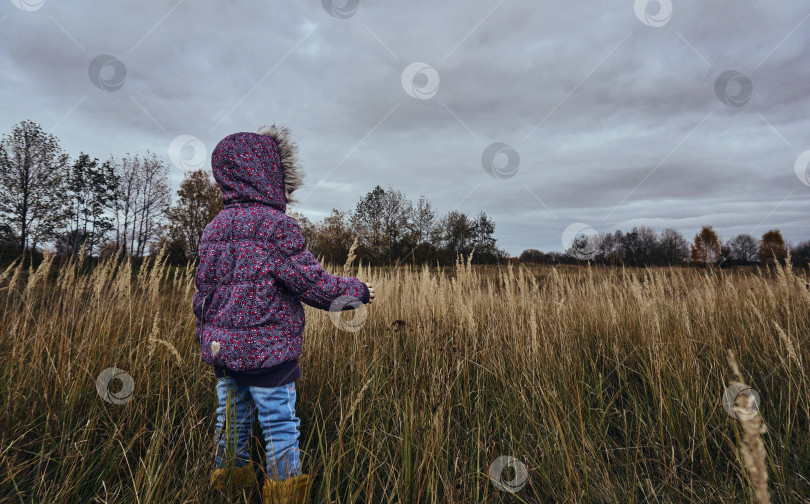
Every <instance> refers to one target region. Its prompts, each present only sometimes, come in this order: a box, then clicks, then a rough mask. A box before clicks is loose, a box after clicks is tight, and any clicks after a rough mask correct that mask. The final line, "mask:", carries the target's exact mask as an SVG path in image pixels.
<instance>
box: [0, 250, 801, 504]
mask: <svg viewBox="0 0 810 504" xmlns="http://www.w3.org/2000/svg"><path fill="white" fill-rule="evenodd" d="M330 271H332V272H335V273H338V274H343V275H354V276H358V277H360V278H361V279H362V280H364V281H367V282H369V281H370V282H372V283H373V284H374V285H375V287H376V288H377V302H375V304H374V305H373V306H371V307H369V308H368V309H367V311H365V312H363V311H361V312H360V313H358V314H356V315H352V316H358V317H362V316H367V318H366V319H365V322H364V323H362V324H361V327H360V329H359V330H358V331H355V332H353V331H347V330H341V328H340V327H338V326H339V324H336V323H334V322H333V320H331V319H330V317H329V313H326V312H317V311H315V310H313V309H311V308H309V307H307V329H306V333H305V338H304V351H303V354H302V356H301V366H302V371H303V377H302V378H301V379H300V380H299V381H298V382H297V386H298V405H297V408H298V414H299V416H300V417H301V421H302V424H301V446H302V449H303V450H304V455H303V463H304V469H305V471H307V472H309V473H310V474H311V475H313V477H314V484H313V488H312V492H311V499H312V502H319V503H321V502H330V503H331V502H335V503H350V502H358V503H359V502H374V503H387V502H403V503H440V502H441V503H445V502H446V503H479V502H495V503H498V502H530V503H538V502H566V503H568V502H616V503H668V502H723V503H741V502H742V503H745V502H756V501H757V498H759V499H760V501H763V502H765V501H767V500H768V499H769V500H770V502H782V503H788V502H791V503H792V502H808V500H807V499H808V497H807V496H810V481H809V480H810V476H809V475H810V377H808V373H807V371H808V370H807V369H806V366H805V364H806V363H808V361H810V350H808V348H809V347H808V340H809V339H810V290H809V288H808V278H807V273H806V272H805V271H795V270H791V269H789V268H783V267H780V266H776V267H770V268H766V269H764V270H739V271H737V270H733V271H732V270H723V271H718V270H716V271H713V272H712V271H707V270H702V269H696V268H682V269H680V268H660V269H632V270H631V269H622V268H614V269H602V268H595V267H587V266H582V267H573V266H572V267H551V266H543V267H526V266H517V265H515V266H501V267H495V266H489V267H477V266H470V265H469V264H466V263H459V264H457V265H456V267H455V268H445V269H443V270H439V269H436V268H432V269H427V268H424V269H420V268H414V267H412V266H404V267H399V268H395V269H390V268H386V269H382V268H368V267H365V266H362V265H361V266H359V267H358V266H356V265H355V266H353V267H352V266H349V267H345V266H344V267H341V266H338V267H335V268H332V269H330ZM192 278H193V268H191V267H189V268H179V269H177V268H170V267H166V266H165V265H164V264H163V262H162V261H161V260H159V259H158V260H156V263H155V264H149V265H148V267H142V268H140V269H138V270H137V271H133V268H132V266H131V265H130V264H129V263H126V262H124V263H121V264H116V263H114V262H111V261H107V262H104V263H102V264H101V265H100V266H98V267H94V268H89V267H79V266H78V265H76V264H75V263H74V264H67V265H62V266H60V267H58V268H57V267H56V266H55V265H54V264H52V262H51V258H47V259H46V260H45V261H44V262H43V263H42V264H41V265H40V266H39V268H37V269H36V270H34V271H30V270H29V269H23V268H19V267H11V268H9V269H8V270H6V271H5V272H2V273H0V309H2V320H0V331H2V335H3V339H2V355H3V359H2V360H3V365H2V367H0V502H9V503H40V502H42V503H63V502H71V503H72V502H76V503H108V502H109V503H112V502H120V503H140V504H147V503H173V502H177V503H180V502H184V503H191V502H206V503H208V502H228V501H230V502H258V500H257V499H258V492H257V491H256V489H252V490H248V491H245V492H243V493H241V494H234V495H224V494H220V493H218V492H215V491H212V490H209V489H208V488H207V483H208V474H209V470H210V468H211V464H212V460H213V450H212V448H213V445H212V442H213V429H214V421H215V408H216V394H215V391H214V384H215V378H214V374H213V371H212V370H211V369H210V367H208V366H207V365H206V364H204V363H203V362H202V361H201V359H200V350H199V347H198V344H197V342H196V340H195V338H194V327H195V326H194V316H193V313H192V312H191V298H192V295H193V293H194V285H193V282H192ZM344 317H347V318H350V315H344ZM357 320H359V319H356V320H355V322H356V321H357ZM731 355H733V358H732V357H731ZM735 362H736V364H737V365H738V367H739V376H738V375H736V374H735V372H734V363H735ZM111 367H115V368H119V369H121V370H123V371H125V372H126V373H127V374H128V376H129V377H131V379H132V381H131V385H132V390H131V394H130V392H129V389H128V388H127V386H128V385H127V382H126V380H120V379H115V380H112V381H111V382H110V383H109V387H110V389H109V390H110V391H111V393H112V394H113V397H116V394H117V397H120V398H121V399H120V400H116V401H114V402H108V401H105V400H102V397H101V394H100V392H99V390H98V389H97V381H98V380H99V379H100V376H101V377H102V378H103V377H104V376H105V375H104V374H103V373H102V371H104V370H105V369H107V368H111ZM121 377H124V378H126V375H119V378H121ZM735 382H743V383H745V384H747V386H749V387H751V391H748V392H746V394H747V395H745V394H743V396H741V397H754V396H756V397H757V401H758V404H759V406H758V408H756V405H755V404H754V405H745V404H742V403H740V402H739V401H738V402H737V403H735V404H728V403H727V404H725V406H724V403H723V397H724V391H726V390H727V388H728V387H735V386H737V387H740V390H741V389H742V388H743V386H742V385H734V383H735ZM731 390H734V389H733V388H732V389H731ZM753 392H755V393H756V394H753ZM124 396H126V397H124ZM732 397H733V394H732ZM738 399H739V398H738ZM255 429H256V430H255V433H256V434H257V435H258V436H260V435H261V434H260V431H259V430H258V425H256V426H255ZM253 445H254V446H253V451H254V458H255V459H256V460H259V457H260V456H261V455H260V445H261V442H260V441H259V438H255V439H254V442H253ZM500 457H511V458H500ZM507 460H508V461H514V463H513V464H512V465H507V466H506V467H505V468H504V469H503V470H500V471H498V468H499V466H498V464H495V466H494V467H493V462H496V461H507ZM524 468H525V478H524V471H523V469H524ZM766 472H767V474H765V473H766ZM763 485H764V486H763ZM509 490H511V491H509Z"/></svg>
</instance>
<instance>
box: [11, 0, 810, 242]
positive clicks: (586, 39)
mask: <svg viewBox="0 0 810 504" xmlns="http://www.w3.org/2000/svg"><path fill="white" fill-rule="evenodd" d="M653 3H654V2H653ZM650 9H651V12H654V10H655V7H654V6H650ZM808 15H810V9H809V8H807V7H802V6H801V5H798V4H790V5H785V3H784V2H782V3H778V2H773V1H771V2H762V1H753V0H748V1H743V2H731V1H722V2H712V3H708V4H707V3H705V2H697V1H696V0H693V1H684V2H676V3H675V5H674V6H673V12H672V17H671V19H670V20H669V22H668V23H667V24H666V25H665V26H662V27H659V28H652V27H649V26H645V25H644V24H642V23H641V22H640V21H639V20H638V19H637V18H636V15H635V13H634V11H633V2H625V3H624V4H623V5H618V4H616V5H610V6H608V5H607V4H605V3H604V2H597V1H595V0H586V1H583V2H574V3H570V2H569V3H562V2H556V3H551V4H548V3H547V4H530V5H528V4H526V3H519V2H513V1H510V0H504V1H502V2H498V1H486V2H485V1H474V2H464V3H456V4H436V3H430V2H426V1H421V2H419V1H417V2H410V3H408V4H397V5H389V4H385V3H383V2H361V4H360V6H359V9H358V11H357V12H356V14H355V15H354V16H352V17H350V18H348V19H337V18H334V17H332V16H330V15H328V14H327V13H326V12H325V11H324V9H323V8H322V7H321V3H320V2H309V3H307V4H297V3H293V4H284V3H281V2H263V3H260V4H258V5H256V4H255V3H253V2H248V1H247V0H239V1H232V2H230V3H228V4H223V3H216V2H211V1H198V2H187V1H180V2H177V1H176V0H173V1H166V2H152V3H147V4H137V5H136V4H134V3H131V2H124V3H108V4H102V5H98V4H96V3H90V2H83V1H80V2H73V3H71V5H69V6H68V5H66V4H64V3H58V2H55V1H53V0H46V1H45V3H44V4H43V6H42V8H40V9H39V10H36V11H34V12H23V11H21V10H18V9H16V8H15V7H14V6H13V5H12V4H11V3H10V2H7V3H6V4H5V5H4V6H2V7H0V18H2V19H3V20H2V21H0V41H1V43H2V46H0V47H2V48H0V63H2V64H3V67H4V77H5V81H6V83H5V85H4V86H3V88H2V90H0V93H2V96H1V97H0V98H2V100H3V103H4V111H5V112H4V114H3V116H2V121H1V122H0V131H3V132H8V131H10V129H11V127H12V126H13V125H14V124H15V123H17V122H19V121H20V120H23V119H29V118H30V119H32V120H34V121H37V122H39V123H40V124H41V125H42V126H43V128H45V129H46V130H48V129H51V128H53V133H54V134H55V135H56V136H58V137H59V138H60V139H61V140H62V143H63V146H64V147H65V149H66V150H67V151H68V152H70V153H71V154H72V155H74V156H75V155H78V153H79V151H81V150H84V151H85V152H89V153H91V154H92V155H95V156H98V157H99V158H106V157H108V156H109V155H110V154H114V155H117V156H118V155H123V154H124V153H126V152H131V153H134V152H138V151H140V152H144V151H145V150H147V149H149V150H151V151H152V152H156V153H158V154H160V155H165V156H166V159H167V161H168V146H169V144H170V143H171V141H172V140H173V139H174V138H175V137H177V136H178V135H181V134H188V135H193V136H195V137H198V138H200V140H202V141H203V143H204V144H205V145H206V147H207V149H208V152H209V154H210V151H211V150H213V148H214V146H215V145H216V143H217V142H218V141H219V140H220V139H221V138H222V137H224V136H226V135H227V134H229V133H232V132H235V131H245V130H249V131H250V130H252V131H255V130H256V129H257V128H258V127H259V126H261V125H263V124H268V123H271V122H274V121H275V122H279V123H282V124H285V125H287V126H289V127H290V129H291V131H292V132H293V135H294V137H295V139H296V141H298V143H299V145H300V147H301V155H302V158H303V161H304V166H305V167H306V170H307V177H306V179H305V182H306V183H305V186H304V187H303V188H302V189H301V195H302V197H303V201H302V203H301V204H300V205H299V206H298V208H297V209H298V210H299V211H302V212H303V213H305V214H307V215H309V216H311V217H313V218H316V219H317V218H320V217H322V216H323V215H325V214H327V213H328V212H329V211H330V210H331V209H332V208H338V209H343V210H348V209H351V208H353V207H354V204H355V202H356V201H357V199H358V198H359V197H360V196H361V195H362V194H364V193H365V192H367V191H369V190H370V189H372V188H373V187H374V186H375V185H377V184H380V185H382V186H384V187H387V186H388V185H391V186H393V187H395V188H397V189H401V190H402V191H404V192H405V193H406V194H408V195H409V196H410V197H411V198H412V199H416V198H417V197H418V196H419V195H420V194H424V195H426V196H428V197H429V198H430V199H431V200H432V201H433V202H434V203H435V204H436V205H437V207H438V209H439V210H440V211H441V212H447V211H449V210H451V209H454V208H455V209H458V210H462V211H465V212H469V213H477V212H478V211H482V210H483V211H486V212H487V213H488V214H490V215H491V216H492V217H493V218H494V219H495V222H496V224H497V227H496V236H497V237H498V238H499V243H500V244H501V245H502V246H504V247H505V248H507V250H509V251H510V252H511V253H513V254H518V253H520V251H521V250H523V249H525V248H529V247H534V248H541V249H543V250H554V249H556V250H559V249H560V248H561V246H562V245H561V235H562V231H563V230H564V229H565V227H566V226H567V225H568V224H570V223H572V222H585V223H588V224H589V225H591V226H593V227H594V228H595V229H597V230H598V231H600V232H607V231H613V230H615V229H616V228H622V229H625V230H629V229H630V228H631V227H632V226H634V225H639V224H646V225H651V226H653V227H654V228H656V229H658V230H661V229H663V228H665V227H675V228H677V229H679V230H681V231H682V232H683V233H684V234H685V235H686V236H687V238H691V237H692V236H694V234H695V233H696V232H697V231H698V229H699V228H700V226H701V225H704V224H710V225H714V226H715V229H716V230H717V231H718V232H719V233H720V234H721V236H723V237H724V238H729V237H730V236H731V235H732V234H736V233H742V232H754V234H761V233H763V232H764V231H766V230H767V229H769V228H773V227H779V228H780V229H782V231H783V233H784V234H785V236H786V238H787V239H789V240H792V241H800V240H803V239H808V238H810V228H809V227H808V226H807V224H806V222H807V218H806V216H807V213H808V210H810V203H808V196H810V187H808V186H806V185H804V184H802V183H800V181H799V180H798V178H797V177H796V175H795V173H794V170H793V166H794V163H795V161H796V158H797V157H798V156H799V154H801V153H802V152H804V151H805V150H808V149H810V140H809V139H808V138H807V135H806V133H805V132H806V131H807V122H808V120H807V116H806V111H807V110H808V92H807V86H806V83H807V82H808V78H810V65H808V64H807V63H808V62H807V59H808V51H807V49H806V47H808V42H810V20H808V19H807V16H808ZM3 16H5V17H3ZM60 25H61V27H60ZM66 32H67V33H66ZM73 39H75V41H74V40H73ZM80 46H81V47H80ZM99 54H111V55H113V56H115V57H117V58H119V59H120V60H121V61H123V62H124V64H125V65H126V69H127V75H126V82H125V83H124V85H123V87H122V88H121V89H119V90H118V91H114V92H107V91H102V90H100V89H98V88H96V87H95V86H94V85H93V84H92V83H91V81H90V79H89V78H88V74H87V72H88V65H89V64H90V61H91V60H92V59H93V58H94V57H96V56H97V55H99ZM417 61H418V62H423V63H425V64H427V65H430V66H431V67H433V68H434V69H435V70H436V72H437V73H438V75H439V77H440V83H439V87H438V90H437V92H436V94H435V96H433V97H432V98H431V99H428V100H419V99H416V98H412V97H411V96H408V94H407V93H406V92H405V89H404V88H403V86H402V84H401V75H402V72H403V70H404V69H405V67H406V66H407V65H408V64H410V63H412V62H417ZM725 70H736V71H739V72H741V73H743V74H744V75H746V76H747V77H749V78H750V79H751V82H752V84H753V93H752V95H751V97H750V101H749V102H748V103H747V104H746V105H745V106H743V107H738V108H737V107H729V106H727V105H725V104H723V103H722V102H721V101H720V100H719V99H718V98H717V96H715V89H714V87H715V80H716V79H717V77H718V76H719V75H720V74H721V73H722V72H723V71H725ZM417 84H418V85H421V84H423V82H422V81H418V82H417ZM730 92H732V93H734V92H736V90H735V89H730ZM492 142H504V143H506V144H509V145H511V146H512V147H514V148H515V149H516V151H517V152H518V153H519V154H520V159H521V162H520V168H519V170H518V172H517V174H516V175H515V176H514V177H512V178H509V179H504V180H501V179H496V178H493V177H491V176H490V175H488V174H487V173H486V172H485V171H484V169H483V167H482V166H481V154H482V152H483V151H484V149H485V148H486V147H487V146H488V145H489V144H491V143H492ZM206 166H207V167H210V163H206ZM181 178H182V172H181V171H180V170H173V171H172V180H173V181H174V182H175V183H177V182H179V180H181ZM537 198H539V199H540V200H542V202H541V201H539V200H538V199H537ZM620 203H621V204H620ZM546 206H548V209H547V208H546Z"/></svg>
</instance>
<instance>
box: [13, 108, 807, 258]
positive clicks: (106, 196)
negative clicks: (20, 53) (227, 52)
mask: <svg viewBox="0 0 810 504" xmlns="http://www.w3.org/2000/svg"><path fill="white" fill-rule="evenodd" d="M168 175H169V165H168V164H167V163H165V162H164V161H163V160H162V159H161V158H160V157H158V156H157V155H156V154H154V153H151V152H149V151H147V152H146V154H145V155H141V154H134V155H131V154H129V153H127V154H126V155H124V156H119V157H115V156H110V157H109V158H108V159H107V160H104V161H99V159H98V158H95V157H91V156H90V155H89V154H86V153H84V152H81V153H80V154H79V156H78V157H77V158H76V159H73V160H71V159H70V156H69V155H68V154H67V153H65V152H64V151H63V150H62V149H61V147H60V146H59V141H58V139H57V138H56V137H54V136H53V135H52V134H50V133H47V132H44V131H43V130H42V128H41V127H40V126H39V125H37V124H36V123H34V122H32V121H23V122H20V123H18V124H17V125H15V126H14V128H13V129H12V131H11V133H10V134H4V135H3V136H2V139H0V261H2V262H6V263H7V262H8V261H9V260H10V259H12V258H14V257H17V256H19V255H21V254H22V255H24V254H26V253H28V254H29V255H30V257H31V258H32V259H35V258H36V257H37V254H38V253H39V252H38V251H39V249H40V248H41V247H43V246H45V245H50V246H52V248H53V249H54V250H55V251H56V253H57V254H58V255H60V256H62V257H71V256H74V255H77V254H80V253H83V254H84V255H85V257H87V258H103V257H109V256H118V257H121V258H124V257H130V258H133V259H135V260H136V261H137V260H139V259H142V258H143V257H144V256H146V255H152V254H155V253H157V252H158V251H159V250H161V249H165V250H166V252H167V254H168V255H167V258H168V260H169V261H170V262H171V263H173V264H178V265H181V264H186V263H187V262H188V261H189V260H190V261H194V260H196V258H197V256H198V253H199V243H200V237H201V235H202V231H203V229H204V228H205V226H206V224H208V222H210V221H211V219H213V218H214V216H216V215H217V213H218V212H219V211H220V210H222V208H223V206H222V200H221V196H222V195H221V192H220V190H219V187H218V186H217V184H216V183H215V181H214V180H213V178H212V177H211V174H210V173H208V172H206V171H204V170H197V171H188V172H186V173H185V177H184V179H183V181H182V182H181V183H180V188H179V190H177V191H176V196H177V198H176V200H175V201H174V203H172V191H171V189H170V185H169V181H168ZM288 213H289V214H290V215H291V216H293V217H294V218H295V219H296V220H297V222H298V224H299V226H300V228H301V233H302V235H303V236H304V238H305V239H306V244H307V248H308V249H309V250H310V251H312V252H313V254H315V255H316V257H318V258H320V259H321V260H322V261H323V262H327V263H332V264H342V263H344V262H345V261H346V260H347V258H348V257H349V255H350V254H351V255H352V257H353V258H355V259H356V260H360V261H362V262H363V263H364V264H375V265H397V264H402V263H411V264H425V263H427V264H431V265H434V264H452V263H453V262H455V260H456V259H457V257H459V255H462V256H469V255H470V254H472V257H473V262H475V263H499V262H503V261H507V260H511V261H520V262H523V263H549V264H555V263H584V262H586V261H589V262H591V263H597V264H605V265H628V266H645V265H678V264H690V263H691V264H701V265H721V266H722V265H734V264H745V265H750V264H758V263H760V262H768V261H781V262H784V261H785V260H786V257H788V254H789V255H790V257H791V260H792V261H793V262H794V263H795V264H797V265H801V266H806V265H807V264H808V261H810V241H804V242H801V243H799V244H797V245H792V244H786V243H785V241H784V239H783V238H782V235H781V233H780V232H779V230H777V229H774V230H769V231H768V232H766V233H765V234H764V235H763V236H762V237H761V238H759V239H758V238H755V237H753V236H751V235H748V234H742V235H737V236H734V237H732V238H731V239H729V240H728V241H727V242H726V243H725V244H723V243H721V241H720V239H719V237H718V236H717V234H716V233H715V232H714V230H713V229H712V228H711V227H709V226H706V227H704V228H703V229H702V230H701V231H700V232H699V233H698V234H697V235H696V236H695V238H694V239H693V240H692V241H691V242H689V241H687V240H686V239H685V238H684V237H683V236H682V235H681V233H679V232H678V231H677V230H674V229H665V230H664V231H662V232H661V233H660V234H657V233H656V232H655V231H654V230H653V229H652V228H650V227H646V226H637V227H634V228H633V229H632V230H631V231H629V232H622V231H621V230H617V231H616V232H615V233H607V234H601V235H595V234H591V235H581V236H577V237H576V238H575V239H574V240H573V241H572V243H571V245H570V247H569V248H568V250H565V251H564V252H548V253H543V252H541V251H539V250H536V249H528V250H525V251H524V252H523V253H522V254H521V255H520V257H519V258H510V257H509V255H508V254H507V253H506V252H505V251H503V250H501V249H500V248H498V246H497V243H496V239H495V238H494V232H495V223H494V221H493V220H492V219H491V218H490V217H489V216H487V215H486V213H484V212H479V213H478V214H477V215H473V216H471V215H467V214H465V213H463V212H459V211H456V210H453V211H450V212H448V213H447V214H445V215H439V213H438V212H437V211H436V209H435V208H434V207H433V205H432V204H431V203H430V201H429V200H428V199H427V198H425V197H424V196H420V197H419V198H418V200H416V201H411V200H410V199H408V198H407V197H406V196H405V195H404V194H403V193H402V192H401V191H398V190H395V189H393V188H392V187H388V188H387V189H384V188H382V187H380V186H377V187H375V188H374V189H373V190H371V191H370V192H368V193H367V194H366V195H364V196H363V197H361V198H360V200H359V201H358V202H357V204H356V205H355V208H354V209H352V210H347V211H340V210H337V209H333V210H332V212H331V213H330V214H329V215H327V216H326V217H325V218H323V219H322V220H321V221H318V222H313V221H311V220H310V219H309V218H307V217H306V216H304V215H302V214H300V213H298V212H295V211H294V210H291V209H288ZM40 256H41V254H40Z"/></svg>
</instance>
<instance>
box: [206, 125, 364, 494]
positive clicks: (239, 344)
mask: <svg viewBox="0 0 810 504" xmlns="http://www.w3.org/2000/svg"><path fill="white" fill-rule="evenodd" d="M211 167H212V170H213V172H214V178H215V179H216V181H217V184H219V187H220V189H222V202H223V204H224V206H225V208H224V209H223V210H222V211H221V212H220V213H219V214H218V215H217V216H216V217H215V218H214V219H213V220H212V221H211V222H210V223H209V224H208V225H207V226H206V227H205V230H204V231H203V234H202V238H201V241H200V258H199V259H200V260H199V265H198V266H197V271H196V274H195V276H194V284H195V286H196V287H197V292H196V293H195V294H194V300H193V310H194V315H195V316H196V319H197V325H196V327H197V329H196V337H197V339H198V341H199V342H200V347H201V349H202V359H203V360H204V361H205V362H207V363H208V364H211V365H213V367H214V373H215V375H216V376H217V378H218V382H217V396H218V398H219V407H218V408H217V424H216V433H215V434H216V438H217V447H216V454H215V459H214V465H215V467H216V469H215V470H214V471H213V473H212V475H211V486H213V487H214V488H217V489H225V488H226V486H235V487H240V486H248V485H251V484H253V483H254V482H255V481H256V476H255V473H254V471H253V468H252V466H251V464H250V451H249V448H248V440H249V439H250V435H251V422H252V420H253V415H254V410H255V411H257V412H258V415H259V422H260V424H261V426H262V430H263V432H264V438H265V442H266V443H267V447H266V449H267V478H266V479H265V482H264V485H263V487H262V495H263V497H264V501H265V503H267V502H303V498H304V495H305V493H306V487H307V483H308V477H307V474H305V473H303V472H302V471H301V466H300V458H299V450H298V436H299V432H298V427H299V425H300V420H299V419H298V417H297V416H296V414H295V398H296V394H295V380H296V379H297V378H299V377H300V376H301V371H300V369H299V367H298V356H299V355H300V354H301V343H302V334H303V332H304V309H303V306H302V305H301V302H302V301H303V302H304V303H306V304H308V305H310V306H313V307H315V308H320V309H324V310H326V309H330V306H331V307H332V308H331V309H332V310H333V311H334V310H335V309H337V310H341V309H350V308H352V307H353V306H358V304H357V303H356V302H349V303H347V302H346V301H345V300H347V299H348V300H350V301H352V300H354V301H358V300H359V301H361V302H362V303H371V302H372V300H373V299H374V288H373V287H372V285H371V284H367V283H363V282H361V281H360V280H358V279H357V278H344V277H338V276H334V275H330V274H329V273H327V272H325V271H324V270H323V269H322V268H321V266H320V264H319V263H318V261H317V260H316V259H315V257H314V256H313V255H312V253H310V252H309V251H308V250H306V248H305V246H304V239H303V238H302V237H301V233H300V230H299V227H298V224H297V223H296V222H295V220H294V219H293V218H291V217H289V216H287V215H286V214H285V211H286V207H287V204H288V203H291V202H292V201H293V199H292V193H293V191H295V190H296V189H298V188H299V187H300V186H301V173H300V167H299V164H298V159H297V146H296V145H295V144H294V143H293V142H292V141H291V140H290V134H289V130H288V129H287V128H284V127H279V126H276V125H275V124H274V125H272V126H270V127H263V128H261V129H260V130H259V133H258V134H257V133H247V132H242V133H234V134H232V135H228V136H227V137H225V138H223V139H222V140H221V141H220V142H219V143H218V144H217V146H216V148H214V151H213V153H212V154H211ZM335 305H337V308H335Z"/></svg>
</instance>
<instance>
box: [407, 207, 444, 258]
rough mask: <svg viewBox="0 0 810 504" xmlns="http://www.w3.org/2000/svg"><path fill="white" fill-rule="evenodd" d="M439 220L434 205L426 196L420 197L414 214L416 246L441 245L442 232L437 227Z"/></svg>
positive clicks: (413, 230)
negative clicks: (423, 244)
mask: <svg viewBox="0 0 810 504" xmlns="http://www.w3.org/2000/svg"><path fill="white" fill-rule="evenodd" d="M437 222H438V219H437V218H436V211H435V210H434V209H433V205H432V204H431V203H430V201H429V200H428V199H427V198H426V197H425V196H419V201H417V203H416V207H415V208H414V212H413V220H412V233H413V235H414V238H415V241H416V244H417V245H419V244H422V243H429V244H431V245H434V246H438V245H439V240H440V238H441V232H440V230H439V228H438V227H437V225H436V224H437Z"/></svg>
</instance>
